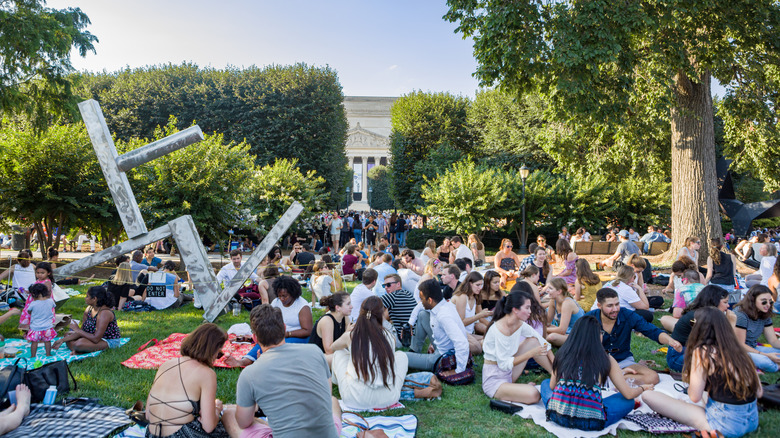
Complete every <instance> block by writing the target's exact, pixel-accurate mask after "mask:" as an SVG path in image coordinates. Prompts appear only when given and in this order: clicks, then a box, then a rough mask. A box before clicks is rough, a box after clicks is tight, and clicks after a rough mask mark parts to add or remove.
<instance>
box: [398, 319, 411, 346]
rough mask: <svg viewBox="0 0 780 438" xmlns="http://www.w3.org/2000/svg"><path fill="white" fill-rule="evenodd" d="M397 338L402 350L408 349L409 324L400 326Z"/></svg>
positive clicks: (409, 339) (409, 337)
mask: <svg viewBox="0 0 780 438" xmlns="http://www.w3.org/2000/svg"><path fill="white" fill-rule="evenodd" d="M398 337H399V338H400V339H401V345H403V346H404V348H409V346H410V345H412V327H411V326H410V325H409V323H404V325H402V326H401V333H399V334H398Z"/></svg>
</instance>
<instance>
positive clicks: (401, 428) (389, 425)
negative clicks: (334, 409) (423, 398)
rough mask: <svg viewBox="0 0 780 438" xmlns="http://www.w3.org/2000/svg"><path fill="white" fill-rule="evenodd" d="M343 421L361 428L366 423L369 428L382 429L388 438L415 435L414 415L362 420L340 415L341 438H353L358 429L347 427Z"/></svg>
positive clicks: (412, 437)
mask: <svg viewBox="0 0 780 438" xmlns="http://www.w3.org/2000/svg"><path fill="white" fill-rule="evenodd" d="M344 420H349V421H351V422H353V423H356V424H360V425H363V426H365V425H366V423H368V426H369V428H371V429H382V430H383V431H384V432H385V433H386V434H387V436H388V437H389V438H414V437H415V436H416V435H417V416H415V415H401V416H399V417H385V416H381V415H378V416H376V417H368V418H366V419H363V418H360V417H359V416H357V415H355V414H351V413H349V412H345V413H343V414H341V421H342V425H341V426H342V428H341V438H355V437H356V436H357V434H358V432H360V429H358V428H357V427H355V426H350V425H348V424H347V423H345V422H344Z"/></svg>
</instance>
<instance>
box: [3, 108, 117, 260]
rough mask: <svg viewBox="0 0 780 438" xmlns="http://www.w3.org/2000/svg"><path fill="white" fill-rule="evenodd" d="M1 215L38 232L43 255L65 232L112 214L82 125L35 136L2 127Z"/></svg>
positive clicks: (29, 131) (21, 129)
mask: <svg viewBox="0 0 780 438" xmlns="http://www.w3.org/2000/svg"><path fill="white" fill-rule="evenodd" d="M0 156H2V157H3V159H2V160H0V199H2V200H3V202H0V214H2V215H3V216H4V217H5V218H7V219H9V220H11V221H14V222H16V223H20V224H24V223H28V224H33V225H34V226H35V228H36V229H37V230H38V236H39V243H40V250H41V257H42V258H44V259H45V258H46V255H45V252H46V248H48V247H49V246H54V247H55V248H56V247H58V245H59V236H60V235H61V234H62V233H63V232H64V230H65V229H66V228H69V227H71V226H73V227H78V226H84V225H86V224H87V223H86V221H85V220H84V218H85V217H91V218H94V219H93V222H92V224H93V225H94V224H98V223H100V222H101V220H105V219H112V218H115V219H116V220H117V221H118V217H116V216H115V215H114V216H112V215H111V213H110V211H109V209H111V208H113V203H111V202H110V197H111V195H110V193H109V192H108V186H107V185H106V183H105V180H104V179H103V174H102V172H101V170H100V166H99V165H98V162H97V158H96V157H95V153H94V152H93V150H92V144H91V143H90V141H89V136H88V135H87V132H86V129H85V128H84V126H83V125H55V126H52V127H50V128H48V129H46V130H44V131H42V132H40V133H37V134H36V133H35V132H34V131H33V129H32V128H31V127H30V126H29V125H14V124H11V123H9V122H8V120H5V121H4V123H3V128H2V129H0Z"/></svg>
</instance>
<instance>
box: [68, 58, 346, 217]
mask: <svg viewBox="0 0 780 438" xmlns="http://www.w3.org/2000/svg"><path fill="white" fill-rule="evenodd" d="M74 79H75V81H74V82H76V83H78V84H79V87H80V88H79V90H80V92H81V94H82V95H83V96H84V97H85V98H94V99H96V100H98V101H99V102H100V104H101V106H102V109H103V113H104V114H105V117H106V123H107V124H108V126H109V128H110V129H111V131H112V133H114V134H115V135H116V136H117V137H118V138H119V139H123V140H128V139H130V138H133V137H152V136H153V133H154V130H155V129H156V128H157V127H158V126H164V125H165V124H166V123H167V122H168V116H170V115H174V116H176V117H177V119H178V120H179V122H178V124H177V127H178V128H179V129H183V128H185V127H186V126H189V125H190V124H191V123H193V122H195V123H197V124H198V125H199V126H200V127H201V128H202V129H203V132H208V133H211V132H214V133H219V134H222V135H223V136H224V139H225V141H226V142H234V143H239V142H246V143H247V144H248V145H249V147H250V148H249V151H250V153H251V154H253V155H254V156H255V158H256V163H257V164H258V165H260V166H263V165H267V164H270V163H272V162H273V161H274V160H276V159H277V158H287V159H293V158H297V159H298V160H299V166H300V167H301V170H302V171H304V172H308V171H310V170H314V171H316V172H317V174H318V175H320V176H322V177H323V178H324V180H325V183H324V190H325V191H326V193H327V194H328V196H329V198H330V200H329V202H330V203H331V204H332V205H335V203H336V202H338V201H340V200H342V199H343V190H344V186H343V185H342V184H341V183H342V181H343V179H344V176H345V175H344V169H345V166H346V164H347V159H346V155H345V153H344V145H345V142H346V136H347V119H346V113H345V112H344V107H343V106H342V101H343V94H342V91H341V85H339V82H338V77H337V75H336V72H335V71H334V70H332V69H330V68H329V67H322V68H318V67H312V66H308V65H306V64H296V65H292V66H269V67H266V68H262V69H261V68H257V67H254V66H253V67H249V68H247V69H243V70H239V69H235V68H229V69H227V70H215V69H210V68H205V69H200V68H198V66H196V65H194V64H183V65H180V66H178V65H165V66H160V67H146V68H140V69H134V70H130V69H127V70H123V71H119V72H115V73H99V74H91V73H85V74H79V75H75V77H74Z"/></svg>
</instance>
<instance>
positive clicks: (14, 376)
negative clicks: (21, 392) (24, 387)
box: [0, 357, 27, 409]
mask: <svg viewBox="0 0 780 438" xmlns="http://www.w3.org/2000/svg"><path fill="white" fill-rule="evenodd" d="M22 359H24V361H25V366H24V367H20V366H18V365H17V364H18V363H19V361H20V360H22ZM26 365H27V359H25V358H23V357H20V358H19V359H16V362H14V364H13V365H9V366H7V367H3V369H0V388H2V392H0V409H5V408H7V407H8V406H11V401H10V400H9V399H8V392H9V391H13V390H14V389H15V388H16V385H18V384H20V383H24V382H25V380H24V377H25V374H26V372H27V369H26V368H27V366H26Z"/></svg>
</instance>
